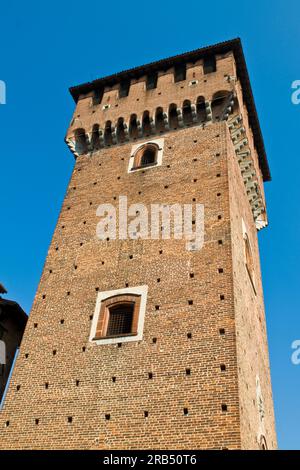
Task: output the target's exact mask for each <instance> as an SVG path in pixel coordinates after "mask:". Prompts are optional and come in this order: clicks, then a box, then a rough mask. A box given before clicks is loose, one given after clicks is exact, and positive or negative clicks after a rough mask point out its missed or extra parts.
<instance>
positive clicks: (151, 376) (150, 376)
mask: <svg viewBox="0 0 300 470" xmlns="http://www.w3.org/2000/svg"><path fill="white" fill-rule="evenodd" d="M148 379H150V380H151V379H153V373H152V372H148Z"/></svg>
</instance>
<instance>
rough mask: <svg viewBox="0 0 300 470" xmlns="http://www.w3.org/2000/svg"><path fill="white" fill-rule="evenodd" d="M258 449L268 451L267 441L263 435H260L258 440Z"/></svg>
mask: <svg viewBox="0 0 300 470" xmlns="http://www.w3.org/2000/svg"><path fill="white" fill-rule="evenodd" d="M259 448H260V450H268V446H267V441H266V438H265V436H263V435H261V436H260V439H259Z"/></svg>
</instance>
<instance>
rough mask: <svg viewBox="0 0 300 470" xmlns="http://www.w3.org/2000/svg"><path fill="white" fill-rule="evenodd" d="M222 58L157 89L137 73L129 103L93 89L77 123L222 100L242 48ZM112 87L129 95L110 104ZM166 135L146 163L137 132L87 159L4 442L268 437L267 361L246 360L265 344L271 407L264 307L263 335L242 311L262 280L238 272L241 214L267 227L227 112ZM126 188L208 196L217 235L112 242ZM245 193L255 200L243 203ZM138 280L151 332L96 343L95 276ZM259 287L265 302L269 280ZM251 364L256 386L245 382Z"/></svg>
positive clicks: (241, 441)
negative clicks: (260, 416) (105, 234)
mask: <svg viewBox="0 0 300 470" xmlns="http://www.w3.org/2000/svg"><path fill="white" fill-rule="evenodd" d="M197 67H198V68H197ZM217 67H218V69H217V72H215V73H213V74H210V75H207V76H204V75H203V74H202V67H201V64H200V63H199V64H196V66H195V67H194V70H192V68H189V69H188V72H187V77H189V76H191V77H193V72H194V73H195V77H196V78H198V79H199V83H198V85H197V87H195V88H191V87H188V85H187V83H188V80H189V78H187V80H186V81H185V82H180V83H177V84H174V83H173V82H172V75H171V74H170V73H166V74H164V75H162V76H161V77H160V78H159V81H158V88H157V89H156V90H152V91H150V92H147V93H145V92H144V91H143V87H144V83H143V82H138V83H137V84H136V85H135V86H132V87H131V90H130V94H129V97H128V98H124V99H123V100H124V101H122V102H121V100H119V102H118V103H117V99H116V96H115V95H116V92H115V90H110V91H107V93H106V94H105V95H104V99H103V101H102V104H101V105H98V107H91V100H90V98H89V97H87V98H84V99H82V100H80V101H79V103H78V105H77V109H76V111H75V113H74V116H78V115H80V116H79V117H78V118H77V119H78V121H76V122H75V123H74V125H73V126H72V127H71V128H70V129H69V131H68V135H72V133H73V129H75V128H77V127H83V128H85V129H86V130H87V131H88V130H90V129H91V127H92V125H93V123H95V122H97V123H101V125H103V122H104V120H106V119H111V120H115V121H116V120H117V118H118V117H119V116H123V117H124V118H126V119H129V116H130V114H131V113H132V112H136V113H137V114H139V115H141V114H142V112H143V111H144V110H145V109H148V110H149V111H151V113H153V114H154V110H155V108H156V107H157V106H158V105H159V106H164V108H167V106H168V105H169V104H170V103H177V104H178V105H181V103H182V101H183V100H184V99H186V98H190V99H191V98H192V100H193V101H194V102H195V101H196V98H197V96H200V95H204V96H205V97H206V99H210V98H211V96H212V95H213V93H214V92H216V91H218V90H223V89H232V88H233V86H234V85H233V83H232V82H231V83H230V84H228V83H227V81H226V80H225V77H224V75H225V74H229V75H233V74H234V69H235V67H234V63H233V59H232V56H231V55H227V57H225V58H220V60H218V65H217ZM181 87H183V88H181ZM159 93H161V94H159ZM108 95H110V96H111V98H110V100H111V101H110V103H112V104H114V105H115V104H118V107H115V106H112V108H110V110H108V111H105V112H104V111H102V105H103V103H104V102H105V100H106V99H107V96H108ZM137 99H139V101H137ZM164 110H165V109H164ZM93 111H95V113H93ZM104 113H106V114H105V117H104ZM163 137H164V139H165V141H164V154H163V163H162V166H160V167H156V168H149V169H147V170H145V172H144V173H143V172H135V173H130V174H128V172H127V168H128V161H129V158H130V154H131V147H132V144H133V143H132V142H129V143H126V144H124V145H115V146H112V147H110V148H105V149H101V150H100V151H99V152H96V153H94V154H93V155H92V157H91V156H90V155H85V156H80V157H78V158H77V160H76V165H75V168H74V172H73V175H72V178H71V181H70V183H69V186H68V191H67V194H66V197H65V201H64V204H63V207H62V210H61V213H60V216H59V220H58V223H57V227H56V229H55V233H54V236H53V240H52V243H51V246H50V248H49V252H48V256H47V260H46V263H45V267H44V271H43V274H42V278H41V281H40V284H39V287H38V290H37V294H36V297H35V301H34V305H33V308H32V312H31V315H30V318H29V321H28V325H27V329H26V332H25V337H24V340H23V343H22V347H21V352H20V355H19V359H18V361H17V365H16V368H15V371H14V374H13V377H12V381H11V386H10V390H9V393H8V396H7V399H6V403H5V408H4V410H3V411H2V412H1V413H0V429H1V431H0V436H1V439H0V447H1V448H47V449H48V448H69V449H71V448H81V449H83V448H101V449H114V448H121V449H138V448H156V449H157V448H162V449H168V448H169V449H171V448H173V449H175V448H178V449H179V448H181V449H183V448H186V449H187V448H195V449H196V448H203V449H206V448H215V449H220V448H223V447H226V448H230V449H236V448H241V447H248V446H249V447H255V437H256V434H255V433H256V428H255V420H256V416H257V411H256V408H255V406H253V408H252V407H251V406H250V405H249V403H248V401H249V399H250V398H252V395H253V380H255V378H253V377H255V373H256V370H253V371H249V370H248V369H247V367H248V366H247V361H246V359H243V352H242V347H244V348H247V349H248V348H249V349H250V350H251V351H252V352H251V354H254V350H255V348H256V347H259V348H260V349H259V351H260V352H259V354H260V358H261V360H262V362H263V364H264V365H262V366H261V369H260V379H261V381H262V387H263V393H264V397H265V400H266V402H267V407H268V414H269V415H270V416H271V414H272V401H271V391H270V385H269V382H268V380H269V379H268V364H267V345H266V340H265V336H264V333H262V331H263V330H264V328H265V326H264V319H263V317H262V318H261V323H259V325H261V327H259V325H258V324H257V327H256V329H255V330H254V331H253V330H252V340H251V339H249V340H248V338H247V339H246V340H245V336H246V335H247V334H248V325H246V323H243V322H242V319H243V318H242V316H243V315H244V316H245V315H246V313H243V312H246V309H247V307H248V306H249V297H251V293H250V290H249V287H247V289H248V290H247V291H246V290H245V296H244V291H242V292H239V285H238V282H239V281H237V279H236V276H237V274H238V273H237V270H238V269H239V270H241V272H242V267H240V266H239V264H238V261H239V259H240V258H241V256H242V255H241V250H242V247H241V240H240V232H239V230H240V228H241V227H240V221H235V218H236V217H238V218H240V217H241V216H243V217H245V221H246V222H247V223H249V225H250V230H251V233H250V235H249V236H250V237H251V241H253V240H254V237H256V235H255V229H254V225H253V219H252V222H251V214H250V212H249V209H248V208H247V203H246V201H244V199H245V198H244V195H243V184H242V183H241V181H239V175H238V170H237V167H236V165H235V163H234V162H233V160H234V157H233V152H232V147H231V145H232V144H231V141H229V138H228V130H227V123H226V122H222V123H215V124H208V125H207V126H206V128H205V129H202V127H200V126H193V127H190V128H184V129H180V130H177V131H172V132H166V133H165V134H163ZM143 140H144V139H141V142H142V141H143ZM118 177H119V178H118ZM195 180H196V181H195ZM166 186H167V187H166ZM119 195H127V196H128V203H129V204H130V203H135V202H143V203H145V204H151V203H166V204H168V203H169V204H174V203H180V204H184V203H193V198H195V199H196V202H198V203H202V204H204V206H205V244H204V247H203V248H202V250H200V251H194V252H189V251H187V250H186V248H185V241H184V240H135V241H134V240H125V241H119V240H116V241H113V240H110V241H109V242H106V241H99V240H98V239H97V238H96V224H97V222H98V218H97V217H96V208H97V206H98V205H99V204H101V203H112V204H116V203H117V201H116V200H114V197H116V198H118V196H119ZM240 198H241V199H242V204H243V208H244V212H243V213H241V211H240V209H239V207H238V205H237V201H239V199H240ZM218 216H221V219H219V218H218ZM220 241H222V244H220ZM160 250H162V253H161V254H160V253H159V252H160ZM129 255H133V258H132V259H130V258H129ZM256 256H257V258H256V266H257V269H258V254H257V253H256ZM103 262H104V263H103ZM236 263H237V264H238V267H236ZM219 269H222V270H223V272H219ZM50 271H51V272H50ZM190 273H193V274H194V277H190ZM234 273H235V274H234ZM158 278H159V279H160V282H157V279H158ZM246 281H247V280H245V282H246ZM126 283H128V285H129V287H130V286H132V287H135V286H139V285H148V299H147V307H146V317H145V325H144V338H143V340H142V341H140V342H131V343H126V344H125V343H123V344H122V347H118V345H95V344H92V343H90V342H89V341H88V338H89V333H90V328H91V315H93V312H94V308H95V302H96V297H97V291H96V289H98V290H100V291H106V290H113V289H118V288H124V287H125V285H126ZM245 289H246V288H245ZM220 296H224V300H221V297H220ZM43 297H44V298H43ZM257 297H258V301H257V303H258V304H259V305H260V309H261V308H262V303H263V300H262V291H261V288H259V291H258V294H257ZM189 300H193V305H189ZM235 302H236V304H235ZM157 305H159V310H156V308H155V306H157ZM61 320H63V323H61ZM220 329H224V330H225V334H220ZM188 334H191V338H189V337H188V336H187V335H188ZM153 338H156V339H157V341H156V343H154V342H153ZM244 341H246V343H244ZM83 348H84V350H83ZM53 351H56V353H55V354H53ZM26 354H29V355H28V357H27V358H26V356H25V355H26ZM221 364H224V365H225V366H226V370H225V371H221V368H220V365H221ZM239 367H240V368H241V370H239ZM186 369H190V372H191V373H190V375H187V374H186ZM149 372H152V373H153V378H152V379H149V378H148V377H149V376H148V374H149ZM247 374H248V376H249V380H248V381H249V383H250V382H251V397H250V395H249V396H248V395H247V393H246V391H245V386H244V377H246V375H247ZM112 377H115V378H116V380H115V382H113V380H112ZM46 383H48V387H47V388H46V387H45V384H46ZM17 385H21V388H20V390H19V391H17V389H16V387H17ZM222 405H227V411H222V408H221V407H222ZM242 407H243V408H242ZM185 408H187V409H188V415H184V409H185ZM245 410H246V411H245ZM145 411H148V413H149V415H148V417H147V418H145V416H144V412H145ZM108 414H109V415H110V420H107V419H106V418H105V415H108ZM69 417H72V422H68V418H69ZM35 420H39V421H38V424H36V421H35ZM268 420H269V418H268ZM8 422H9V425H8V426H7V423H8ZM248 422H249V423H250V428H249V430H248V429H247V426H248ZM272 426H273V421H272V419H271V418H270V420H269V421H268V429H269V431H268V439H269V436H272V439H273V440H274V439H275V437H274V430H273V427H272ZM248 434H249V436H248ZM250 434H251V435H250ZM274 442H275V441H274ZM270 446H271V444H270Z"/></svg>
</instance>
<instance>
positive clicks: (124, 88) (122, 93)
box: [119, 80, 130, 98]
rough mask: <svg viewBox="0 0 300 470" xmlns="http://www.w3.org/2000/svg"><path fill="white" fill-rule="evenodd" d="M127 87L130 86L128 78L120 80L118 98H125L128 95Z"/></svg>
mask: <svg viewBox="0 0 300 470" xmlns="http://www.w3.org/2000/svg"><path fill="white" fill-rule="evenodd" d="M129 88H130V81H129V80H125V81H124V82H121V83H120V88H119V98H125V96H128V93H129Z"/></svg>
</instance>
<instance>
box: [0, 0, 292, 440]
mask: <svg viewBox="0 0 300 470" xmlns="http://www.w3.org/2000/svg"><path fill="white" fill-rule="evenodd" d="M299 16H300V8H299V2H296V0H294V1H292V0H290V1H288V0H285V1H284V0H274V1H273V2H272V4H270V1H267V0H252V1H251V2H248V1H247V2H246V1H242V0H241V1H240V2H238V3H236V2H232V3H230V2H227V1H217V0H215V1H214V2H204V1H202V2H201V1H199V0H197V1H195V0H190V1H189V2H182V1H178V0H174V1H172V2H171V1H164V2H159V1H157V0H152V2H141V1H138V2H137V1H136V0H132V1H131V2H124V1H122V2H120V1H118V0H115V1H114V2H99V1H90V0H87V1H86V2H79V1H77V0H73V1H72V2H70V1H64V2H56V3H54V4H53V3H50V2H49V3H46V2H38V1H27V2H21V1H15V2H13V1H12V2H2V4H1V7H0V41H1V42H0V44H1V48H0V80H4V81H5V82H6V85H7V104H6V105H0V157H1V184H0V202H1V230H0V240H1V251H0V282H3V283H4V285H5V286H6V288H7V289H8V290H9V296H8V297H9V298H11V299H14V300H17V301H18V302H19V303H20V304H21V305H22V306H23V308H24V309H25V310H26V311H27V312H29V311H30V307H31V304H32V300H33V297H34V294H35V291H36V289H37V285H38V282H39V278H40V275H41V272H42V268H43V263H44V260H45V256H46V253H47V249H48V246H49V243H50V240H51V236H52V233H53V230H54V227H55V223H56V220H57V217H58V214H59V210H60V206H61V203H62V201H63V198H64V193H65V190H66V187H67V184H68V179H69V177H70V175H71V171H72V167H73V164H74V161H73V157H72V155H71V153H70V152H69V150H68V148H67V147H66V145H65V143H64V135H65V131H66V129H67V126H68V123H69V120H70V118H71V115H72V112H73V102H72V99H71V96H70V95H69V93H68V87H69V86H71V85H76V84H79V83H82V82H86V81H90V80H92V79H95V78H97V77H101V76H104V75H107V74H111V73H113V72H116V71H120V70H123V69H127V68H130V67H134V66H136V65H140V64H144V63H147V62H150V61H153V60H156V59H160V58H164V57H168V56H170V55H174V54H178V53H180V52H185V51H189V50H192V49H196V48H198V47H201V46H205V45H209V44H214V43H216V42H219V41H224V40H226V39H231V38H234V37H241V39H242V42H243V47H244V52H245V56H246V61H247V64H248V69H249V73H250V78H251V82H252V87H253V91H254V96H255V100H256V105H257V108H258V114H259V118H260V122H261V127H262V131H263V135H264V139H265V145H266V150H267V154H268V158H269V163H270V167H271V173H272V178H273V180H272V182H270V183H267V184H266V196H267V203H268V213H269V220H270V224H269V227H268V228H267V229H265V230H263V231H262V232H260V234H259V239H260V251H261V263H262V272H263V282H264V291H265V303H266V312H267V322H268V335H269V348H270V357H271V371H272V382H273V394H274V401H275V413H276V422H277V432H278V441H279V446H280V448H281V449H288V448H289V449H300V430H299V422H300V406H299V386H300V365H298V366H295V365H293V364H292V363H291V353H292V350H291V343H292V341H293V340H295V339H300V316H299V312H300V308H299V307H300V296H299V291H298V289H299V270H300V268H299V262H300V259H299V239H298V237H299V224H300V222H299V220H300V218H299V208H298V201H299V180H298V175H299V174H300V158H299V122H300V105H298V106H296V105H293V104H292V102H291V83H292V81H294V80H297V79H298V80H300V61H299V43H300V28H299V24H300V21H299V20H300V18H299Z"/></svg>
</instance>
